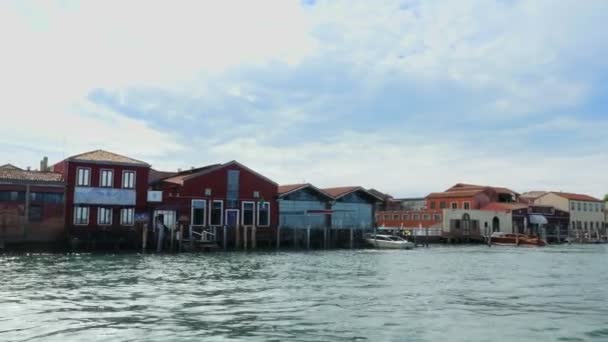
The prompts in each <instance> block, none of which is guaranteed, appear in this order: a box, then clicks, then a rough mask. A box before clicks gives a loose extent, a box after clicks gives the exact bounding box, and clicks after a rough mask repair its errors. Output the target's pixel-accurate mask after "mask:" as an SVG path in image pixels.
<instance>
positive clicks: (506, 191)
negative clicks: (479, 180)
mask: <svg viewBox="0 0 608 342" xmlns="http://www.w3.org/2000/svg"><path fill="white" fill-rule="evenodd" d="M487 188H490V189H492V190H494V191H496V192H497V193H499V194H517V192H515V191H513V190H511V189H508V188H504V187H500V186H486V185H477V184H465V183H458V184H456V185H454V186H453V187H451V188H449V189H448V190H446V192H448V191H464V190H473V189H487Z"/></svg>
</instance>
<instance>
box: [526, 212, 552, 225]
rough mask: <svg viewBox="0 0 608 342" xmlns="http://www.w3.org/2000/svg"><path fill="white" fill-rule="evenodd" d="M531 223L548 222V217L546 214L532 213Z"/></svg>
mask: <svg viewBox="0 0 608 342" xmlns="http://www.w3.org/2000/svg"><path fill="white" fill-rule="evenodd" d="M530 223H531V224H548V223H549V221H547V218H546V217H545V216H544V215H538V214H532V215H530Z"/></svg>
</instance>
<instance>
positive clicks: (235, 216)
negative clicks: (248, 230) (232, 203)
mask: <svg viewBox="0 0 608 342" xmlns="http://www.w3.org/2000/svg"><path fill="white" fill-rule="evenodd" d="M224 222H226V227H228V228H236V227H237V226H238V224H239V210H238V209H226V219H225V220H224Z"/></svg>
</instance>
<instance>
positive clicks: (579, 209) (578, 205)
mask: <svg viewBox="0 0 608 342" xmlns="http://www.w3.org/2000/svg"><path fill="white" fill-rule="evenodd" d="M576 210H578V211H581V202H576Z"/></svg>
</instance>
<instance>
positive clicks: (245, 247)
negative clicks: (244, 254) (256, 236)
mask: <svg viewBox="0 0 608 342" xmlns="http://www.w3.org/2000/svg"><path fill="white" fill-rule="evenodd" d="M247 230H248V229H247V226H243V249H244V250H247Z"/></svg>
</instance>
